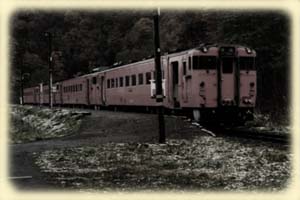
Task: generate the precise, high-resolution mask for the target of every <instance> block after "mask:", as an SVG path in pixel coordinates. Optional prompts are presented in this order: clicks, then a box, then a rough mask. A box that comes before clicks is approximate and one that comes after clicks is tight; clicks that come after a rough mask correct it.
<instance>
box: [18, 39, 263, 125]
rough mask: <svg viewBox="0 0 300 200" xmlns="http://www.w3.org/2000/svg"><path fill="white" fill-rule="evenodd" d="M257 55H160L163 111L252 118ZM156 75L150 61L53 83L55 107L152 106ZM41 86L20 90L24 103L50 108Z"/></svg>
mask: <svg viewBox="0 0 300 200" xmlns="http://www.w3.org/2000/svg"><path fill="white" fill-rule="evenodd" d="M255 57H256V52H255V51H254V50H252V49H250V48H247V47H242V46H236V45H235V46H232V45H224V46H222V45H202V46H200V47H198V48H193V49H190V50H186V51H181V52H176V53H172V54H167V55H164V56H162V57H161V63H162V74H163V88H164V89H163V92H164V100H163V105H164V107H165V108H166V109H169V110H187V111H193V112H194V113H196V114H197V115H201V116H205V117H204V118H206V119H211V117H213V116H218V118H220V116H221V118H224V119H225V118H227V119H228V117H229V116H233V117H235V118H241V119H246V118H248V117H249V116H250V117H251V114H252V112H253V108H254V106H255V102H256V90H257V89H256V70H255ZM154 76H155V66H154V59H153V58H152V59H147V60H143V61H139V62H135V63H131V64H126V65H123V66H119V67H116V68H111V69H108V70H104V71H100V72H95V73H91V74H86V75H83V76H80V77H76V78H72V79H69V80H65V81H61V82H57V83H55V84H54V87H55V88H56V91H55V92H54V94H53V103H54V105H84V106H135V107H137V106H138V107H146V108H147V107H155V106H157V103H156V99H155V97H154V94H155V77H154ZM43 88H44V89H43V90H41V88H40V87H32V88H26V89H24V103H27V104H41V103H42V104H48V103H49V96H48V91H47V89H48V86H47V85H44V86H43ZM41 91H42V93H43V94H42V93H41ZM41 99H43V100H42V101H41ZM213 118H214V117H213Z"/></svg>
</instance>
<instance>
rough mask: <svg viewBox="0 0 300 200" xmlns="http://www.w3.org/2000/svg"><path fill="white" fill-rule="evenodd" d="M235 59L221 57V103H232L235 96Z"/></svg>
mask: <svg viewBox="0 0 300 200" xmlns="http://www.w3.org/2000/svg"><path fill="white" fill-rule="evenodd" d="M235 66H236V64H235V59H234V57H221V70H220V71H221V76H220V78H221V80H220V81H221V91H220V92H221V102H220V103H221V104H222V105H233V102H234V98H235Z"/></svg>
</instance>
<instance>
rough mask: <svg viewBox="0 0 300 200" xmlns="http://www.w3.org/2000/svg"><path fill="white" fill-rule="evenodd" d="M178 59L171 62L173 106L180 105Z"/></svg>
mask: <svg viewBox="0 0 300 200" xmlns="http://www.w3.org/2000/svg"><path fill="white" fill-rule="evenodd" d="M178 69H179V68H178V61H174V62H171V70H172V73H171V74H172V100H173V106H174V107H180V103H179V95H178V83H179V81H178V80H179V71H178Z"/></svg>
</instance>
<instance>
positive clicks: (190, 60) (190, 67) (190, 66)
mask: <svg viewBox="0 0 300 200" xmlns="http://www.w3.org/2000/svg"><path fill="white" fill-rule="evenodd" d="M191 69H192V59H191V56H189V70H191Z"/></svg>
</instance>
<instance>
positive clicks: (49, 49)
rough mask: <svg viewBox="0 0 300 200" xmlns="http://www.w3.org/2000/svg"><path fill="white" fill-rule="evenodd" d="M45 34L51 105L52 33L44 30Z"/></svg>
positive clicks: (51, 104) (50, 101) (50, 103)
mask: <svg viewBox="0 0 300 200" xmlns="http://www.w3.org/2000/svg"><path fill="white" fill-rule="evenodd" d="M45 36H46V37H47V38H48V65H49V84H48V85H49V107H50V108H52V107H53V101H52V100H53V98H52V72H53V69H52V55H51V54H52V46H51V45H52V44H51V43H52V34H51V33H50V32H46V33H45Z"/></svg>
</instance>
